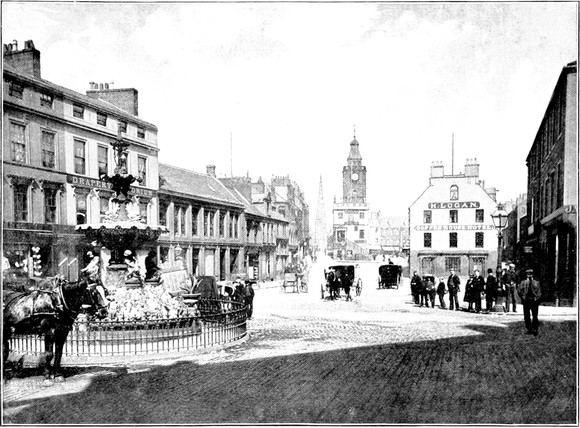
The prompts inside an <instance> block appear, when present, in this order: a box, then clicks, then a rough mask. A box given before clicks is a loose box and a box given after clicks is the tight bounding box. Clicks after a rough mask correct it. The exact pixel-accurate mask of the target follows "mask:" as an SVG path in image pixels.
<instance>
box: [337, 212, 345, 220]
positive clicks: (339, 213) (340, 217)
mask: <svg viewBox="0 0 580 428" xmlns="http://www.w3.org/2000/svg"><path fill="white" fill-rule="evenodd" d="M343 217H344V213H343V212H342V211H339V212H338V219H339V220H342V218H343Z"/></svg>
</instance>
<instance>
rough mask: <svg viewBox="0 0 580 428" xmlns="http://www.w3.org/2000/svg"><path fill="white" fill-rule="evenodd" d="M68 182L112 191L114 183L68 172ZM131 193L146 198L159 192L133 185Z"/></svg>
mask: <svg viewBox="0 0 580 428" xmlns="http://www.w3.org/2000/svg"><path fill="white" fill-rule="evenodd" d="M66 181H67V183H70V184H72V185H73V186H79V187H87V188H91V189H104V190H110V191H112V184H111V183H109V182H108V181H103V180H97V179H96V178H88V177H80V176H78V175H72V174H67V176H66ZM131 194H133V195H135V196H144V197H146V198H153V197H154V196H156V194H157V192H156V191H155V190H151V189H146V188H144V187H135V186H131Z"/></svg>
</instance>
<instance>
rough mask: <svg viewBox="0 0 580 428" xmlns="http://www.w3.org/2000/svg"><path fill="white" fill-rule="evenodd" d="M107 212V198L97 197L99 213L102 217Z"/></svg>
mask: <svg viewBox="0 0 580 428" xmlns="http://www.w3.org/2000/svg"><path fill="white" fill-rule="evenodd" d="M108 211H109V196H108V195H104V196H100V197H99V213H100V214H101V216H104V215H106V214H107V212H108Z"/></svg>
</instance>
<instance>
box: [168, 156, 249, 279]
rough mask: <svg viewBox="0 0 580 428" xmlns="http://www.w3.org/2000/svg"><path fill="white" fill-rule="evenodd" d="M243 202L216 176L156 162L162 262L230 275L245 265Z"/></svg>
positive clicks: (224, 276)
mask: <svg viewBox="0 0 580 428" xmlns="http://www.w3.org/2000/svg"><path fill="white" fill-rule="evenodd" d="M244 208H245V207H244V205H243V204H242V203H240V201H239V200H238V199H237V198H236V197H235V196H234V195H232V194H231V192H230V191H229V190H228V189H227V188H226V187H225V186H224V185H223V184H222V183H221V182H220V181H219V180H218V179H217V178H216V177H215V167H214V166H212V165H210V166H208V169H207V174H201V173H198V172H194V171H190V170H186V169H182V168H177V167H174V166H170V165H165V164H159V223H160V224H161V225H164V226H166V227H167V229H168V233H164V234H162V235H161V236H160V238H159V252H160V256H161V259H160V260H161V262H162V265H163V266H164V267H166V268H167V267H169V266H176V265H177V266H178V267H180V266H179V265H180V263H178V262H179V261H180V260H181V261H182V263H183V267H185V268H186V269H187V271H188V272H189V273H190V274H192V275H212V276H215V277H217V278H218V279H219V280H225V279H230V278H231V276H232V275H233V274H235V273H241V272H243V271H244V258H245V253H244V241H245V240H244V235H245V217H244Z"/></svg>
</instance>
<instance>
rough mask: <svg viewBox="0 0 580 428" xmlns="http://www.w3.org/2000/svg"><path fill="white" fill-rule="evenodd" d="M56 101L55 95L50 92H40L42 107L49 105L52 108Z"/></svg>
mask: <svg viewBox="0 0 580 428" xmlns="http://www.w3.org/2000/svg"><path fill="white" fill-rule="evenodd" d="M53 101H54V97H53V96H52V95H50V94H40V105H41V107H48V108H52V103H53Z"/></svg>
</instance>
